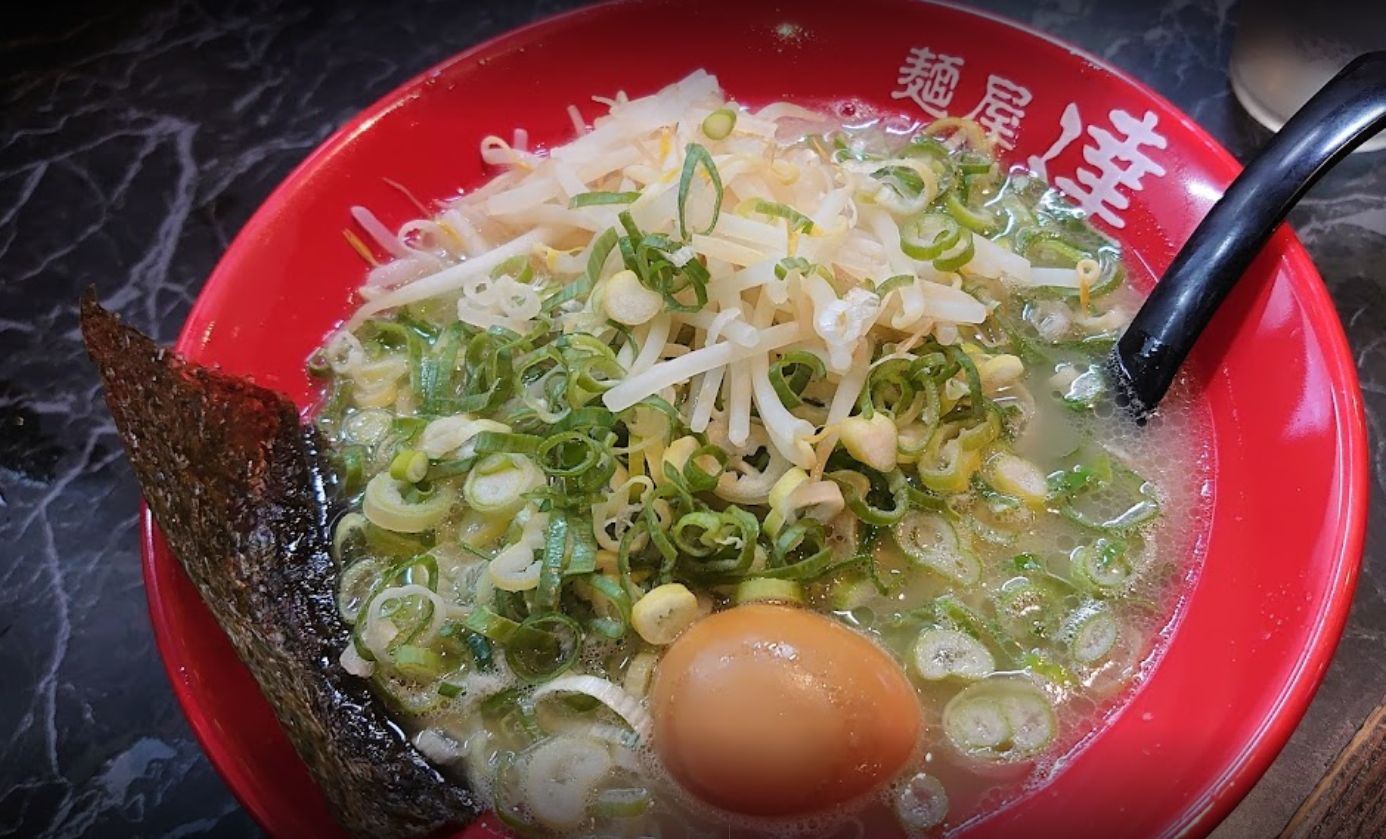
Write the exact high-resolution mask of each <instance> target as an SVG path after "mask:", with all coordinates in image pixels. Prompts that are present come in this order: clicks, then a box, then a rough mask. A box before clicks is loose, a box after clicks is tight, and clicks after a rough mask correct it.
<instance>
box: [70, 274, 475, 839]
mask: <svg viewBox="0 0 1386 839" xmlns="http://www.w3.org/2000/svg"><path fill="white" fill-rule="evenodd" d="M81 321H82V335H83V338H84V339H85V341H86V345H87V352H88V354H90V356H91V358H92V360H93V361H95V362H96V365H97V367H98V368H100V371H101V377H102V379H103V380H104V382H105V386H106V402H107V404H108V405H109V406H110V410H111V414H112V415H113V416H114V417H115V422H116V427H117V428H118V429H119V430H120V436H121V439H123V440H124V441H125V448H126V451H127V453H128V454H129V457H130V462H131V464H132V465H133V466H134V468H135V474H136V476H137V477H138V478H139V482H140V486H141V488H142V489H143V491H144V497H145V501H146V502H147V503H148V504H149V508H150V509H151V510H152V511H153V513H154V519H155V520H156V521H157V522H158V523H159V527H160V529H161V530H162V531H163V534H164V536H165V538H166V539H167V541H168V544H169V546H170V547H171V548H172V550H173V553H174V554H175V555H176V556H177V557H178V559H179V561H180V562H181V563H182V565H183V567H184V568H185V569H186V570H187V572H188V576H189V577H191V578H192V580H193V582H194V583H195V584H196V585H197V589H198V591H199V592H200V593H201V594H202V599H203V601H204V602H205V603H206V604H207V607H208V608H209V609H211V611H212V614H213V615H214V616H215V617H216V619H217V623H219V624H220V625H221V627H222V629H223V630H225V632H226V635H227V637H229V638H230V639H231V642H232V644H234V645H235V648H236V652H237V653H238V654H239V655H240V658H241V660H242V661H243V662H245V664H246V666H247V667H248V668H249V669H250V672H251V673H252V674H253V675H254V676H255V680H256V681H257V682H258V683H259V685H260V690H261V691H262V692H263V693H264V695H265V698H266V699H268V700H269V703H270V705H272V706H273V707H274V711H275V714H276V715H277V716H278V718H279V722H280V725H282V726H283V728H284V731H285V733H286V734H288V736H289V740H290V741H291V742H292V743H293V746H294V749H295V750H296V751H297V752H298V754H299V756H300V757H301V758H303V761H304V763H306V764H307V765H308V768H309V769H310V770H311V771H312V774H313V777H314V778H315V779H316V780H317V782H318V785H319V786H320V787H321V788H322V791H323V793H324V794H325V795H326V797H327V801H328V804H329V807H330V809H331V811H332V812H333V813H334V814H335V815H336V817H337V819H338V821H340V822H341V824H342V826H343V827H344V828H345V829H346V830H347V832H348V833H350V834H352V835H354V836H363V837H364V836H369V837H375V839H387V837H416V836H425V835H428V834H431V833H434V832H436V831H438V830H439V829H441V828H443V827H447V826H453V827H458V826H461V825H465V824H466V823H468V822H470V821H471V820H472V819H473V818H475V816H476V815H477V812H478V802H477V799H476V798H475V796H473V795H472V794H471V793H470V792H469V791H468V790H467V789H466V788H465V787H463V786H462V785H460V784H457V783H455V782H453V781H450V780H449V779H447V778H445V777H443V776H442V775H441V774H439V772H438V771H437V770H436V769H435V768H433V767H432V766H430V765H429V764H428V763H427V762H426V761H425V760H424V759H423V757H422V756H421V755H420V754H419V753H418V752H417V751H416V750H415V749H414V747H413V746H412V745H411V744H410V743H409V742H408V741H407V740H406V739H405V737H404V735H403V734H402V733H401V732H400V730H399V729H398V728H397V727H395V726H394V724H393V723H391V721H390V719H389V717H388V715H387V714H386V712H385V709H384V708H383V706H382V705H381V703H380V701H379V700H378V699H377V698H376V697H375V696H374V695H373V694H371V692H370V691H369V689H368V688H367V686H366V683H365V682H364V681H363V680H361V679H358V678H355V677H353V676H351V675H349V674H348V673H346V672H345V671H344V670H343V669H342V668H341V666H340V665H339V664H338V656H339V655H340V653H341V651H342V649H343V648H344V647H345V646H346V644H347V640H348V637H349V635H348V628H347V626H346V625H345V624H344V623H343V621H342V619H341V617H340V616H339V615H338V613H337V605H336V594H335V590H336V575H337V570H336V567H335V564H334V563H333V560H332V557H331V553H330V545H331V535H330V523H329V520H328V516H329V511H328V504H327V494H326V493H327V490H328V487H327V486H326V485H325V483H324V479H323V472H322V470H320V469H319V462H320V454H319V453H320V448H321V446H320V441H319V440H318V438H317V435H316V434H315V433H314V432H312V431H311V430H308V429H306V428H305V427H304V426H303V425H302V424H301V423H300V421H299V417H298V412H297V410H296V409H295V407H294V405H293V403H292V402H290V401H289V400H288V399H286V398H285V397H283V396H282V395H280V394H277V393H274V392H273V391H270V390H266V389H265V388H262V387H259V386H257V385H255V384H253V383H252V382H250V381H247V380H246V379H242V378H237V377H233V376H229V375H226V374H223V373H220V372H218V371H216V370H210V369H207V368H203V367H200V366H197V365H195V364H192V363H190V362H186V361H184V360H183V359H181V358H179V357H178V356H177V355H175V354H174V353H173V352H171V351H168V350H165V349H162V348H160V347H159V346H157V345H156V344H155V343H154V342H153V341H152V340H150V339H149V338H148V337H147V336H145V335H143V334H141V333H140V332H139V331H138V330H136V329H134V328H132V327H130V326H126V325H125V324H123V323H121V321H120V320H119V318H117V317H116V316H115V315H114V314H112V313H111V312H109V311H107V310H106V309H104V308H102V307H101V306H100V304H98V303H97V301H96V297H95V294H94V293H93V292H88V294H87V295H86V297H85V298H84V299H83V300H82V313H81Z"/></svg>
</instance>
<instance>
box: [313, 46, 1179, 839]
mask: <svg viewBox="0 0 1386 839" xmlns="http://www.w3.org/2000/svg"><path fill="white" fill-rule="evenodd" d="M598 101H599V102H602V103H604V104H605V105H606V106H608V107H609V111H610V112H609V114H607V115H604V116H602V117H600V118H599V119H597V120H596V121H595V123H594V124H592V125H590V126H588V125H584V124H582V121H581V119H580V117H579V116H578V115H577V112H576V111H573V119H574V130H575V132H576V136H575V138H574V139H572V140H571V141H570V142H568V143H566V144H564V145H559V146H554V147H551V148H549V149H547V150H543V151H536V150H533V149H530V148H528V143H527V142H526V138H525V136H524V134H523V132H522V131H517V132H516V133H515V136H514V137H513V138H512V139H511V140H508V141H507V140H503V139H501V138H498V137H488V138H487V139H486V140H485V141H483V143H482V147H481V154H482V156H483V158H484V159H485V161H486V163H488V164H490V165H491V166H493V167H495V169H496V174H495V177H494V178H493V179H492V180H490V181H489V182H488V183H486V184H485V185H484V186H482V187H480V188H478V189H476V190H475V191H470V192H466V193H464V194H462V195H461V196H460V197H456V198H452V199H449V200H447V201H444V202H441V203H438V204H436V205H432V206H425V205H423V204H419V213H420V216H419V218H418V219H416V220H414V221H410V222H408V223H406V224H404V225H403V227H401V228H400V229H399V230H398V231H394V230H391V229H390V228H387V227H386V226H385V225H383V224H382V223H381V222H380V221H379V220H378V219H377V218H376V217H375V216H374V215H373V214H372V213H371V212H370V211H369V210H367V209H365V208H359V207H358V208H354V209H353V216H354V219H353V221H354V223H353V225H352V227H351V228H350V229H348V230H347V231H345V233H346V239H347V242H348V243H349V244H350V245H351V246H352V247H354V248H356V249H357V251H358V252H360V253H361V255H362V257H363V259H365V260H366V261H367V262H368V263H369V268H368V270H367V273H366V279H365V282H364V284H363V285H362V286H361V287H360V289H359V297H360V305H359V307H358V308H357V309H356V311H355V313H354V314H353V315H352V316H351V318H350V319H349V320H348V321H347V322H346V323H345V324H344V325H343V326H342V327H341V328H340V329H339V330H337V331H336V332H334V333H333V334H332V335H331V336H330V337H329V338H328V340H327V341H326V343H325V345H324V346H323V348H322V349H321V350H320V351H319V352H317V353H315V355H314V356H313V358H312V360H311V362H310V368H311V370H312V371H313V372H314V373H315V374H316V375H319V376H321V377H322V378H323V379H324V381H325V397H324V401H323V404H322V405H321V407H320V410H319V412H318V414H317V423H318V425H319V427H320V429H321V430H322V431H323V432H324V434H325V435H326V436H327V438H328V439H329V440H330V442H331V451H332V456H333V463H334V465H335V469H336V471H337V474H338V478H339V484H340V487H341V490H342V493H341V494H342V497H343V498H344V499H345V507H346V511H345V512H344V513H343V514H342V515H341V517H340V518H339V519H338V521H337V524H336V525H335V530H334V534H333V536H334V538H333V545H334V552H335V556H336V559H337V561H338V563H339V566H340V599H339V602H340V608H341V613H342V616H343V618H344V619H345V620H346V621H347V622H348V623H349V624H350V625H351V626H352V628H353V641H352V643H351V644H350V645H349V646H348V647H347V648H346V649H344V650H343V651H342V655H341V660H340V666H342V667H344V668H345V669H346V670H347V671H349V672H350V673H352V674H354V675H356V676H358V677H360V678H362V679H366V680H369V681H370V683H371V685H372V687H373V688H374V689H375V690H376V692H377V693H378V694H379V696H380V697H381V698H382V699H383V700H384V701H385V702H386V703H387V705H388V707H389V708H390V709H391V711H392V713H393V714H394V715H395V718H396V719H397V720H398V721H399V722H400V724H401V725H402V727H403V728H404V729H405V730H407V731H408V732H410V734H411V737H412V739H413V742H414V743H415V745H416V746H417V747H418V748H419V750H420V751H421V752H422V753H423V754H424V755H425V756H426V757H427V758H428V759H429V760H430V761H433V762H434V763H435V764H437V765H438V766H440V767H441V768H443V769H444V770H445V771H446V772H449V773H451V774H452V775H453V776H454V777H457V778H458V779H459V780H465V781H466V782H467V783H469V784H470V785H471V786H472V787H474V788H475V789H477V790H478V791H479V792H480V793H481V794H482V795H483V797H484V798H485V800H486V801H487V802H488V803H489V805H490V806H491V807H492V808H493V809H494V810H495V812H496V813H497V814H498V815H499V817H500V818H501V819H502V820H503V821H504V822H505V823H506V824H507V825H508V826H509V827H510V828H511V829H512V830H513V831H514V832H515V833H517V834H520V835H527V836H528V835H535V836H703V835H707V836H713V835H716V836H725V835H728V831H729V828H730V830H731V831H732V832H734V833H735V834H736V835H748V836H749V835H762V834H763V835H793V834H799V835H842V836H857V835H863V834H865V835H880V833H881V832H882V831H884V830H886V829H887V826H888V825H889V826H893V827H891V828H890V829H891V830H893V831H895V832H896V833H901V832H903V833H908V834H928V835H932V834H939V833H945V832H947V831H949V830H952V829H956V828H958V827H961V826H965V825H966V824H967V823H968V822H969V821H970V820H973V819H975V818H977V817H979V816H982V815H985V814H986V813H988V812H991V811H993V810H995V809H997V808H999V807H1002V806H1004V805H1005V804H1006V803H1007V802H1008V801H1011V800H1013V799H1014V798H1016V797H1017V796H1018V795H1020V794H1022V793H1023V792H1024V791H1025V790H1027V789H1031V788H1033V787H1035V786H1036V785H1039V784H1042V783H1043V782H1044V780H1045V779H1046V778H1047V777H1049V776H1050V775H1051V774H1052V773H1053V772H1054V771H1056V770H1057V769H1058V768H1059V767H1061V766H1062V764H1063V761H1064V759H1065V758H1066V757H1067V756H1069V755H1071V754H1072V753H1073V752H1074V751H1075V750H1076V749H1078V748H1080V747H1081V745H1082V743H1083V742H1084V741H1085V740H1086V739H1088V738H1090V737H1091V736H1092V735H1093V734H1094V733H1096V732H1098V731H1100V730H1101V728H1102V727H1103V725H1104V721H1105V720H1107V719H1109V718H1110V717H1111V715H1112V714H1114V713H1115V712H1117V711H1118V710H1120V707H1121V705H1122V703H1123V701H1124V699H1125V698H1126V697H1129V695H1130V693H1131V690H1132V688H1133V687H1134V686H1135V685H1137V684H1138V683H1139V681H1140V679H1141V678H1142V675H1143V674H1144V673H1145V671H1146V670H1147V669H1148V668H1149V666H1150V664H1151V662H1152V661H1153V660H1154V657H1155V656H1156V655H1158V652H1159V649H1160V644H1161V639H1162V637H1163V635H1164V634H1165V632H1166V631H1167V629H1168V627H1169V626H1170V623H1171V621H1172V619H1173V616H1174V613H1175V611H1176V608H1177V605H1178V602H1179V599H1180V596H1181V594H1182V592H1183V590H1184V587H1185V585H1186V583H1187V581H1188V580H1189V579H1190V577H1191V575H1192V573H1193V570H1194V568H1193V564H1194V557H1195V556H1196V554H1197V548H1198V544H1197V542H1198V537H1199V534H1200V533H1201V532H1202V530H1203V528H1202V526H1201V521H1202V516H1203V515H1204V506H1203V496H1202V488H1203V486H1204V475H1205V460H1204V458H1205V450H1204V448H1203V446H1204V443H1203V441H1204V440H1206V435H1205V434H1204V433H1203V430H1202V427H1201V416H1202V414H1201V412H1200V410H1199V409H1198V407H1197V406H1196V404H1195V403H1194V401H1193V400H1192V399H1190V398H1189V397H1188V395H1187V394H1183V393H1181V392H1179V390H1178V389H1177V390H1176V393H1175V394H1174V396H1173V397H1172V398H1171V399H1170V400H1169V402H1168V403H1167V404H1166V406H1165V407H1163V408H1162V409H1161V412H1160V413H1159V415H1158V416H1157V417H1155V419H1154V420H1153V421H1152V422H1151V423H1149V424H1148V425H1147V426H1145V427H1144V428H1137V427H1136V426H1135V425H1134V424H1133V423H1131V422H1130V421H1129V420H1126V419H1124V418H1122V417H1120V416H1117V415H1114V412H1113V410H1112V408H1111V403H1110V401H1109V399H1108V396H1107V394H1106V393H1105V391H1104V386H1103V380H1102V377H1101V375H1100V373H1099V370H1098V366H1097V365H1099V364H1100V362H1101V359H1102V358H1103V356H1104V355H1105V353H1106V352H1107V351H1108V350H1109V348H1110V346H1111V344H1112V342H1113V341H1114V340H1115V337H1116V336H1117V335H1118V334H1119V333H1120V331H1121V330H1122V329H1123V328H1124V327H1125V325H1126V323H1127V322H1128V320H1129V318H1130V316H1131V314H1132V313H1133V312H1134V310H1135V308H1136V306H1137V305H1138V304H1139V300H1140V296H1139V293H1138V292H1137V291H1136V290H1135V289H1133V288H1132V286H1131V283H1130V282H1129V281H1128V277H1127V268H1128V264H1129V260H1125V259H1123V255H1122V253H1121V251H1120V249H1119V246H1118V245H1117V243H1115V242H1113V241H1111V240H1110V239H1108V238H1106V237H1105V236H1103V235H1101V234H1100V233H1098V232H1097V231H1096V230H1095V229H1094V228H1093V227H1092V226H1091V225H1090V224H1089V223H1088V221H1087V220H1086V219H1085V218H1084V216H1083V214H1082V213H1080V212H1078V211H1077V210H1074V209H1072V207H1071V205H1070V204H1068V203H1067V202H1066V201H1065V200H1064V199H1063V198H1062V197H1061V196H1060V195H1059V194H1058V193H1056V192H1055V191H1053V190H1050V189H1049V188H1048V187H1047V185H1046V184H1045V183H1043V182H1042V181H1040V180H1038V179H1037V178H1035V177H1034V176H1032V175H1030V174H1029V173H1027V172H1025V171H1024V170H1022V169H1018V168H1016V169H1008V168H1007V167H1006V165H1005V164H1004V162H1002V161H1000V160H998V158H997V156H996V155H995V153H994V149H993V147H992V138H990V137H988V136H987V135H986V133H985V132H984V130H983V129H981V128H980V127H979V126H978V125H976V124H975V123H972V122H970V121H968V120H964V119H951V118H950V119H942V120H938V121H936V122H933V123H930V124H926V125H913V126H909V127H908V129H907V130H905V129H899V128H898V126H897V129H898V130H897V129H892V130H885V129H884V128H883V127H882V126H881V125H880V124H878V123H876V122H872V121H870V120H862V119H859V118H858V119H857V120H856V121H855V122H854V124H853V127H850V128H848V127H844V126H842V125H841V124H840V121H835V120H834V118H832V117H830V116H826V115H824V114H821V113H819V112H816V111H813V110H809V109H806V108H804V107H800V106H798V105H795V104H790V103H775V104H771V105H768V106H764V107H759V108H748V107H746V106H743V105H741V104H738V103H736V102H734V101H730V100H728V99H727V98H726V97H725V96H724V94H723V93H722V92H721V90H720V88H719V87H718V85H717V82H716V79H714V78H713V77H711V76H709V75H707V74H705V73H702V72H698V73H694V74H693V75H691V76H689V77H687V78H686V79H684V80H682V81H680V82H678V83H676V84H674V85H671V86H670V87H668V88H666V89H664V90H662V91H660V92H659V93H658V94H655V95H653V96H649V97H645V98H640V99H628V98H627V97H626V96H624V95H623V94H618V95H617V96H616V97H615V98H614V99H599V100H598ZM863 123H865V124H863ZM411 200H412V196H411Z"/></svg>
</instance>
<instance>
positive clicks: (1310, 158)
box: [1109, 51, 1386, 418]
mask: <svg viewBox="0 0 1386 839" xmlns="http://www.w3.org/2000/svg"><path fill="white" fill-rule="evenodd" d="M1383 126H1386V51H1382V52H1371V53H1367V54H1365V55H1363V56H1360V57H1359V58H1357V59H1355V60H1353V62H1352V63H1351V64H1349V65H1348V66H1347V67H1345V68H1343V71H1342V72H1340V73H1339V74H1338V75H1337V76H1334V77H1333V79H1332V80H1330V81H1329V82H1328V84H1326V85H1324V86H1323V88H1322V89H1320V90H1319V92H1318V93H1315V94H1314V96H1313V98H1311V99H1310V100H1309V101H1308V102H1306V103H1305V104H1304V107H1302V108H1300V109H1299V111H1297V112H1296V113H1295V115H1294V116H1293V117H1291V118H1290V121H1289V122H1287V123H1285V127H1284V128H1282V129H1281V130H1280V131H1279V132H1278V133H1276V134H1275V136H1274V137H1272V138H1271V140H1270V142H1269V143H1268V144H1267V145H1266V147H1265V148H1264V149H1262V150H1261V153H1260V154H1259V155H1258V156H1257V157H1256V159H1254V160H1252V161H1251V163H1250V164H1249V165H1248V166H1247V167H1246V168H1245V169H1244V170H1243V171H1242V173H1241V175H1239V176H1238V177H1237V178H1236V180H1234V181H1232V183H1231V185H1230V186H1228V188H1227V191H1226V192H1225V193H1224V194H1223V196H1222V198H1220V199H1219V200H1218V202H1217V203H1216V204H1214V205H1213V208H1212V209H1211V210H1210V211H1209V212H1208V215H1207V216H1206V217H1205V218H1204V219H1203V221H1202V222H1201V223H1200V224H1199V225H1198V228H1197V229H1196V230H1194V232H1193V236H1191V237H1190V238H1189V240H1188V242H1186V243H1185V244H1184V247H1183V248H1182V249H1181V250H1180V251H1179V254H1178V255H1177V256H1176V257H1175V258H1174V262H1173V263H1172V264H1171V265H1170V267H1169V270H1168V271H1166V272H1165V274H1164V276H1163V277H1162V278H1161V280H1160V282H1158V283H1156V285H1155V289H1154V291H1152V292H1151V294H1150V297H1149V298H1148V299H1147V300H1146V301H1145V304H1144V305H1142V306H1141V308H1140V311H1138V312H1137V313H1136V316H1135V318H1134V319H1133V320H1132V321H1131V325H1130V327H1129V328H1128V329H1127V330H1126V332H1125V334H1123V335H1122V336H1121V340H1120V341H1118V342H1117V345H1116V347H1115V349H1114V350H1113V352H1112V359H1111V364H1110V365H1109V366H1110V367H1111V368H1112V373H1113V374H1114V375H1113V379H1114V385H1115V387H1116V400H1117V403H1118V404H1120V405H1123V406H1124V407H1126V408H1127V409H1128V410H1129V411H1130V412H1131V413H1133V414H1135V416H1136V417H1137V418H1140V417H1144V416H1145V415H1146V414H1148V413H1149V412H1150V411H1151V410H1153V409H1154V408H1155V406H1156V405H1157V404H1158V403H1159V401H1160V399H1161V398H1163V397H1164V395H1165V391H1167V390H1169V386H1170V383H1171V382H1173V381H1174V375H1175V373H1176V372H1178V370H1179V366H1180V365H1181V364H1183V362H1184V357H1185V356H1187V355H1188V354H1189V350H1190V349H1192V348H1193V345H1194V342H1195V341H1196V340H1197V339H1198V336H1199V334H1200V333H1202V332H1203V329H1204V327H1206V326H1207V325H1208V321H1209V320H1211V319H1212V317H1213V313H1214V312H1215V311H1217V308H1218V306H1219V305H1220V304H1221V303H1222V301H1223V299H1224V298H1226V297H1227V294H1228V292H1229V291H1231V290H1232V286H1233V284H1235V283H1236V282H1237V280H1238V279H1239V278H1240V277H1241V276H1242V273H1243V272H1245V271H1246V268H1247V266H1248V265H1250V264H1251V261H1252V259H1253V258H1255V256H1256V254H1257V253H1258V252H1259V251H1260V250H1261V247H1262V246H1263V245H1264V244H1265V243H1266V241H1267V240H1268V239H1269V238H1270V236H1271V234H1272V233H1273V232H1274V231H1275V228H1276V227H1277V226H1278V225H1279V224H1280V222H1282V221H1284V219H1285V215H1286V214H1287V213H1289V211H1290V208H1291V207H1293V206H1294V205H1295V202H1297V201H1298V200H1299V198H1300V196H1302V195H1303V194H1304V192H1305V191H1306V190H1307V189H1309V187H1311V186H1313V184H1314V183H1315V182H1316V181H1318V179H1319V178H1320V177H1321V176H1322V175H1323V174H1324V172H1326V171H1328V170H1329V169H1330V168H1331V167H1332V166H1333V165H1334V164H1335V163H1337V162H1338V161H1339V160H1342V159H1343V158H1344V157H1346V156H1347V155H1348V154H1349V153H1350V152H1351V151H1352V150H1353V149H1355V148H1357V146H1359V145H1361V144H1362V143H1363V142H1365V141H1366V140H1368V139H1370V138H1371V137H1372V136H1373V135H1375V134H1376V132H1377V131H1378V130H1380V129H1381V128H1382V127H1383Z"/></svg>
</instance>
